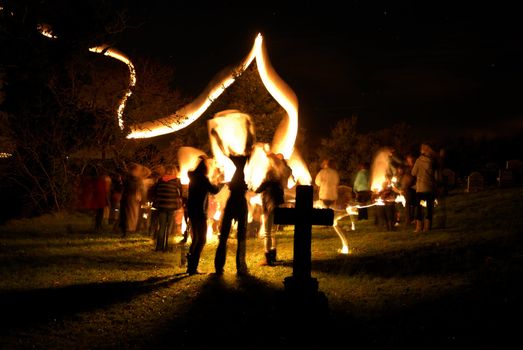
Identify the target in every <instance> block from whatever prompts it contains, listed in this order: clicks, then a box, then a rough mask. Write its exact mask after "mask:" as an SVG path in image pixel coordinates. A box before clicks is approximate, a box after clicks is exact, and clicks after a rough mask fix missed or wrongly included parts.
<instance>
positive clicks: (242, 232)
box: [236, 200, 248, 274]
mask: <svg viewBox="0 0 523 350" xmlns="http://www.w3.org/2000/svg"><path fill="white" fill-rule="evenodd" d="M247 214H248V213H247V201H246V200H243V201H242V202H240V203H238V207H237V215H236V220H238V229H237V231H236V239H237V241H238V246H237V248H236V271H237V272H238V273H239V274H245V273H247V263H246V261H245V256H246V253H247Z"/></svg>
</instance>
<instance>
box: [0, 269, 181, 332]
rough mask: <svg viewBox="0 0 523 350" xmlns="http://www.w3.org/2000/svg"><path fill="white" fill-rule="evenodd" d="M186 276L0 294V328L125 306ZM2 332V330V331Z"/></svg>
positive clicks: (179, 275) (3, 292) (2, 292)
mask: <svg viewBox="0 0 523 350" xmlns="http://www.w3.org/2000/svg"><path fill="white" fill-rule="evenodd" d="M186 277H187V275H186V274H178V275H175V276H172V277H155V278H149V279H147V280H144V281H133V282H106V283H91V284H81V285H73V286H67V287H61V288H47V289H32V290H18V291H16V290H15V291H9V292H5V291H0V310H1V312H0V329H6V328H9V327H17V326H22V325H24V326H25V325H28V324H32V323H35V322H39V321H42V320H51V319H57V318H60V317H63V316H65V315H71V314H75V313H78V312H82V311H87V310H92V309H97V308H102V307H106V306H109V305H111V304H116V303H124V302H127V301H129V300H131V299H132V298H133V297H135V296H137V295H140V294H145V293H149V292H151V291H153V290H157V289H160V288H164V287H168V286H170V285H172V284H173V283H176V282H178V281H180V280H182V279H184V278H186ZM0 332H1V331H0Z"/></svg>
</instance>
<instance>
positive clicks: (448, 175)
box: [442, 168, 456, 188]
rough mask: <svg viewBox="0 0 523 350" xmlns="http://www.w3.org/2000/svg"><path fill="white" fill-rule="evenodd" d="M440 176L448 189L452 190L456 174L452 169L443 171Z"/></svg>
mask: <svg viewBox="0 0 523 350" xmlns="http://www.w3.org/2000/svg"><path fill="white" fill-rule="evenodd" d="M442 175H443V178H444V179H445V181H446V183H447V185H448V187H449V188H454V187H455V186H456V173H455V172H454V171H453V170H452V169H449V168H445V169H443V171H442Z"/></svg>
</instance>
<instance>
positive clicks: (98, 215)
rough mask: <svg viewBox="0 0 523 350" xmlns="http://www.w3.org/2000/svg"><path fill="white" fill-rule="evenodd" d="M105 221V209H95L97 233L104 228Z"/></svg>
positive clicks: (95, 228)
mask: <svg viewBox="0 0 523 350" xmlns="http://www.w3.org/2000/svg"><path fill="white" fill-rule="evenodd" d="M103 219H104V208H96V209H95V217H94V230H95V231H101V230H102V228H103V225H102V223H103Z"/></svg>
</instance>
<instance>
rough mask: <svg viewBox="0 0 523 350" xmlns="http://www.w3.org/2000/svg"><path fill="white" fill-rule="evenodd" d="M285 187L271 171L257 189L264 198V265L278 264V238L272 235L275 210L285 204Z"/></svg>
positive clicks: (273, 171) (274, 171)
mask: <svg viewBox="0 0 523 350" xmlns="http://www.w3.org/2000/svg"><path fill="white" fill-rule="evenodd" d="M283 186H284V185H283V181H282V179H281V178H280V177H278V174H277V172H276V170H274V169H270V170H269V171H268V172H267V175H266V176H265V180H264V181H263V182H262V184H261V185H260V187H258V188H257V189H256V193H261V196H262V210H263V231H264V238H263V239H264V243H265V244H264V246H265V262H264V265H269V266H273V265H274V263H275V262H276V236H275V235H274V234H273V233H272V226H273V223H274V208H276V207H277V206H279V205H281V204H283V202H284V197H283V196H284V193H283V189H284V187H283Z"/></svg>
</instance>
